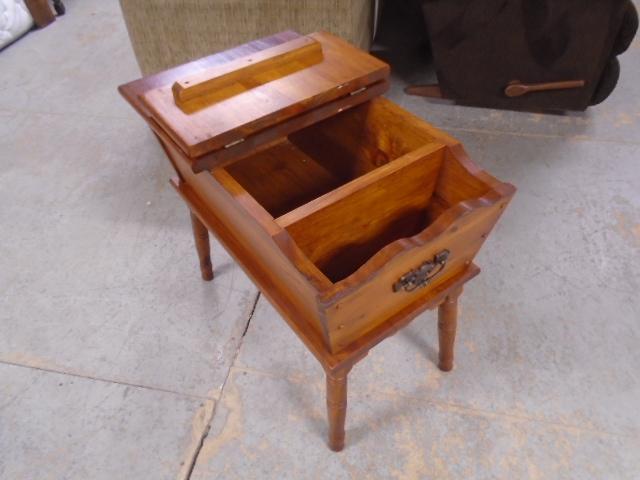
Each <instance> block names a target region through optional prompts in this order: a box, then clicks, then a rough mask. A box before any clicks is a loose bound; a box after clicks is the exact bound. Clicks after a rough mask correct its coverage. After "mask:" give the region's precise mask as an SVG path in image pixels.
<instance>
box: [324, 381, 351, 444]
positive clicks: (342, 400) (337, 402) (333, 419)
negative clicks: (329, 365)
mask: <svg viewBox="0 0 640 480" xmlns="http://www.w3.org/2000/svg"><path fill="white" fill-rule="evenodd" d="M348 373H349V371H348V370H341V371H339V372H333V373H329V372H327V414H328V418H329V448H330V449H331V450H333V451H334V452H339V451H340V450H342V449H343V448H344V423H345V419H346V415H347V375H348Z"/></svg>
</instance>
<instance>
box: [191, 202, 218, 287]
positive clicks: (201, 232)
mask: <svg viewBox="0 0 640 480" xmlns="http://www.w3.org/2000/svg"><path fill="white" fill-rule="evenodd" d="M190 213H191V226H192V227H193V238H194V240H195V243H196V250H197V251H198V258H199V259H200V272H201V273H202V279H203V280H206V281H210V280H213V266H212V265H211V250H210V247H209V231H208V230H207V227H205V226H204V224H203V223H202V222H201V221H200V219H199V218H198V217H197V216H196V215H195V214H194V213H193V212H190Z"/></svg>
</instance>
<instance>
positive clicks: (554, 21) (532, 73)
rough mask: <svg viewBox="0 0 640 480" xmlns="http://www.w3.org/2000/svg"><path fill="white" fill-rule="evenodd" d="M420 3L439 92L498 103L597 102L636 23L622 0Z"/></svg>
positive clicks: (571, 105)
mask: <svg viewBox="0 0 640 480" xmlns="http://www.w3.org/2000/svg"><path fill="white" fill-rule="evenodd" d="M422 9H423V11H424V14H425V19H426V23H427V28H428V31H429V37H430V41H431V48H432V52H433V56H434V61H435V64H436V69H437V75H438V81H439V87H440V91H441V93H442V96H444V97H447V98H453V99H456V100H460V101H463V102H465V103H472V104H479V105H485V106H492V107H498V108H513V109H535V110H539V109H543V110H547V109H550V110H555V109H560V110H584V109H586V108H587V107H588V106H589V105H594V104H597V103H600V102H601V101H603V100H604V99H606V98H607V96H608V95H609V94H610V93H611V92H612V91H613V89H614V88H615V85H616V83H617V80H618V76H619V74H620V64H619V63H618V60H617V58H616V56H617V55H619V54H621V53H623V52H624V51H625V50H626V49H627V48H628V47H629V45H630V43H631V41H632V40H633V37H634V36H635V33H636V30H637V27H638V16H637V12H636V10H635V8H634V6H633V4H632V3H631V1H629V0H422ZM558 82H571V83H558ZM408 92H411V93H415V94H418V95H419V94H423V95H425V96H433V89H431V90H430V89H428V88H423V89H420V88H416V87H409V88H408ZM511 95H513V96H511ZM436 96H437V95H436Z"/></svg>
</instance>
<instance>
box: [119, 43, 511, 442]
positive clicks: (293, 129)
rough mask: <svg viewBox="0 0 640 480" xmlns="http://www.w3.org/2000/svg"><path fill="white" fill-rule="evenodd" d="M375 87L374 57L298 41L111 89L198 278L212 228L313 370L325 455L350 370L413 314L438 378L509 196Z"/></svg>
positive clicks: (206, 261)
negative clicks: (428, 323)
mask: <svg viewBox="0 0 640 480" xmlns="http://www.w3.org/2000/svg"><path fill="white" fill-rule="evenodd" d="M388 87H389V67H388V65H386V64H385V63H383V62H381V61H380V60H378V59H376V58H375V57H372V56H371V55H369V54H367V53H365V52H362V51H360V50H358V49H356V48H355V47H353V46H351V45H349V44H348V43H346V42H344V41H343V40H341V39H339V38H336V37H334V36H332V35H330V34H327V33H315V34H311V35H309V36H301V35H299V34H297V33H295V32H283V33H280V34H277V35H274V36H272V37H268V38H265V39H262V40H258V41H255V42H251V43H248V44H245V45H242V46H240V47H237V48H234V49H231V50H228V51H226V52H222V53H218V54H215V55H212V56H210V57H206V58H204V59H201V60H197V61H194V62H191V63H188V64H185V65H182V66H179V67H176V68H173V69H170V70H167V71H164V72H161V73H158V74H156V75H151V76H148V77H145V78H142V79H140V80H136V81H133V82H130V83H128V84H126V85H122V86H121V87H120V92H121V93H122V95H123V96H124V97H125V98H126V99H127V100H128V101H129V103H130V104H131V105H132V106H133V107H134V108H135V109H136V110H137V111H138V112H139V113H140V115H142V117H143V118H144V119H145V120H146V121H147V122H148V124H149V126H150V127H151V129H152V130H153V131H154V133H155V134H156V136H157V137H158V139H159V140H160V143H161V144H162V146H163V148H164V150H165V152H166V154H167V156H168V158H169V160H170V161H171V163H172V164H173V167H174V168H175V170H176V173H177V178H176V179H173V180H172V181H171V182H172V185H173V186H174V187H175V189H176V190H177V191H178V193H179V194H180V196H181V197H182V198H183V199H184V201H185V202H186V203H187V205H188V206H189V208H190V211H191V220H192V224H193V233H194V237H195V243H196V248H197V252H198V256H199V260H200V267H201V271H202V277H203V278H204V279H205V280H211V279H212V278H213V276H214V274H213V269H212V266H211V260H210V253H209V236H208V235H209V233H208V232H209V231H210V232H213V233H214V234H215V235H216V237H217V238H218V239H219V240H220V242H221V243H222V244H223V245H224V247H225V248H226V249H227V250H228V251H229V252H230V253H231V255H233V257H234V258H235V259H236V261H237V262H238V263H239V264H240V265H241V266H242V268H243V269H244V270H245V271H246V273H247V274H248V275H249V276H250V277H251V279H252V280H253V281H254V282H255V284H256V285H257V286H258V287H259V288H260V290H261V291H262V292H263V293H264V295H265V296H266V297H267V298H268V299H269V301H270V302H271V303H272V304H273V305H274V307H275V308H276V309H277V310H278V311H279V313H280V314H281V315H282V317H283V318H284V319H285V321H286V322H287V323H288V324H289V326H290V327H291V328H292V329H293V331H294V332H295V333H296V334H297V335H298V336H299V337H300V339H301V340H302V341H303V342H304V344H305V345H306V346H307V348H309V350H311V352H313V354H314V355H315V356H316V357H317V359H318V360H319V361H320V363H321V364H322V366H323V367H324V369H325V371H326V376H327V408H328V417H329V446H330V447H331V449H333V450H336V451H338V450H341V449H342V448H343V446H344V436H345V434H344V424H345V413H346V406H347V374H348V372H349V370H350V369H351V368H352V367H353V365H354V364H355V363H356V362H358V361H359V360H361V359H362V358H363V357H365V356H366V355H367V352H368V351H369V350H370V349H371V348H372V347H373V346H374V345H376V344H377V343H378V342H380V341H381V340H383V339H384V338H385V337H387V336H389V335H392V334H393V333H395V332H396V331H397V330H398V329H399V328H402V327H403V326H405V325H407V324H408V323H409V322H410V321H411V319H413V318H414V317H415V316H416V315H418V314H420V313H421V312H423V311H424V310H426V309H429V308H435V307H438V335H439V343H440V361H439V367H440V368H441V369H442V370H444V371H448V370H451V368H452V367H453V344H454V337H455V333H456V305H457V300H458V296H459V295H460V293H461V292H462V287H463V285H464V284H465V283H466V282H467V281H469V280H470V279H471V278H473V277H474V276H476V275H477V274H478V273H479V271H480V270H479V269H478V267H476V266H475V265H474V264H473V258H474V257H475V255H476V253H477V252H478V249H479V248H480V246H481V245H482V243H483V242H484V241H485V239H486V238H487V235H488V234H489V232H490V231H491V229H492V227H493V226H494V225H495V223H496V221H497V220H498V218H499V216H500V215H501V214H502V212H503V211H504V208H505V207H506V205H507V204H508V202H509V201H510V199H511V197H512V196H513V194H514V192H515V189H514V188H513V187H512V186H511V185H509V184H505V183H502V182H500V181H498V180H496V179H495V178H493V177H492V176H490V175H489V174H487V173H485V172H484V171H482V170H480V169H479V168H477V167H476V166H475V165H474V164H473V163H472V162H471V161H470V160H469V158H468V157H467V155H466V153H465V151H464V149H463V147H462V145H461V144H460V143H459V142H458V141H457V140H455V139H454V138H452V137H450V136H448V135H447V134H445V133H443V132H441V131H439V130H437V129H435V128H433V127H432V126H430V125H429V124H427V123H425V122H424V121H423V120H421V119H419V118H417V117H415V116H413V115H412V114H410V113H408V112H406V111H404V110H403V109H401V108H400V107H398V106H396V105H395V104H394V103H392V102H391V101H389V100H386V99H385V98H383V97H382V96H381V95H382V94H383V93H384V92H385V91H386V90H387V89H388Z"/></svg>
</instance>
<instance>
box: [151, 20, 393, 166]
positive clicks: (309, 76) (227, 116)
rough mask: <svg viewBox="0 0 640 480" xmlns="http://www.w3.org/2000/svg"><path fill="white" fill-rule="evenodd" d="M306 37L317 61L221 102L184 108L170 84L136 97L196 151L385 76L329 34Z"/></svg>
mask: <svg viewBox="0 0 640 480" xmlns="http://www.w3.org/2000/svg"><path fill="white" fill-rule="evenodd" d="M309 37H310V38H312V39H314V40H316V41H318V42H319V43H320V44H321V45H322V52H323V55H324V57H323V61H322V62H320V63H318V64H316V65H313V66H311V67H309V68H306V69H304V70H300V71H298V72H295V73H293V74H290V75H287V76H285V77H282V78H279V79H275V80H273V81H271V82H268V83H265V84H263V85H258V86H256V87H255V88H252V89H249V90H246V91H244V92H242V94H238V95H235V96H233V97H232V98H229V99H228V100H226V101H224V102H218V103H214V104H212V105H210V106H208V107H207V108H202V109H198V110H196V111H191V110H190V111H189V113H185V112H183V111H182V110H181V109H180V107H178V106H177V105H176V104H175V101H174V97H173V92H172V86H171V85H168V86H161V87H158V88H155V89H153V90H150V91H147V92H145V93H144V94H142V96H141V99H142V101H143V103H144V104H145V106H146V108H147V109H148V111H149V112H150V113H151V116H152V117H153V118H154V120H155V121H156V122H158V124H159V125H160V126H161V127H162V128H163V130H165V131H166V132H167V133H168V134H169V136H170V137H171V138H172V139H173V140H174V141H175V142H176V143H177V144H178V146H179V147H180V148H181V149H182V150H183V151H184V152H185V153H187V154H188V155H189V156H191V157H198V156H200V155H204V154H206V153H209V152H212V151H215V150H218V149H221V148H224V147H225V146H227V145H232V144H234V143H235V142H238V141H240V140H246V138H247V137H248V136H250V135H252V134H254V133H256V132H258V131H260V130H263V129H264V128H267V127H270V126H272V125H274V124H277V123H279V122H282V121H284V120H287V119H289V118H292V117H295V116H296V115H298V114H299V113H301V112H303V111H307V110H311V109H313V108H315V107H318V106H320V105H324V104H327V103H329V102H331V101H333V100H337V99H338V98H341V97H345V96H349V94H350V93H351V92H354V91H357V90H358V89H360V88H362V87H367V86H369V85H373V84H374V83H376V82H379V81H381V80H384V79H386V78H387V77H388V76H389V66H388V65H386V64H385V63H383V62H381V61H380V60H378V59H376V58H375V57H372V56H371V55H367V54H365V53H364V52H362V51H360V50H358V49H357V48H355V47H353V46H351V45H349V44H348V43H346V42H345V41H343V40H341V39H339V38H337V37H334V36H333V35H330V34H328V33H324V32H321V33H313V34H311V35H309ZM230 112H233V113H232V114H231V113H230Z"/></svg>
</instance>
